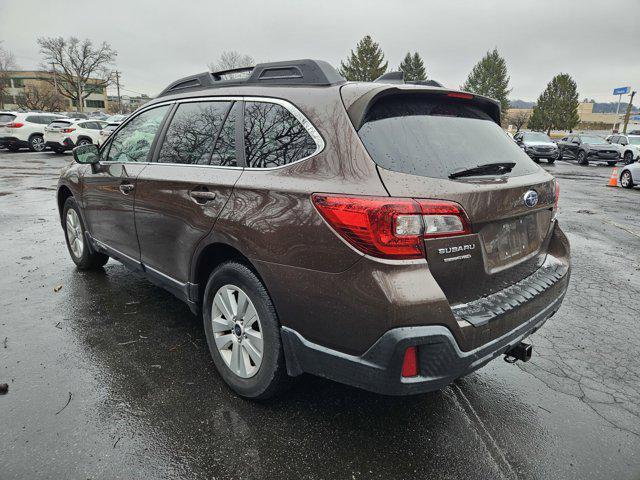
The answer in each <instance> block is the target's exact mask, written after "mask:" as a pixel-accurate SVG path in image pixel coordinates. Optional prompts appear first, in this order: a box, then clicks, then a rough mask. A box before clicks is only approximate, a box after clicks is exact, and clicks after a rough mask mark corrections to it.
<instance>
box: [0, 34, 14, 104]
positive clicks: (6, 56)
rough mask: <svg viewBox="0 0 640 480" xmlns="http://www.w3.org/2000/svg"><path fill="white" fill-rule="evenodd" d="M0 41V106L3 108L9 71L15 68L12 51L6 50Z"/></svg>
mask: <svg viewBox="0 0 640 480" xmlns="http://www.w3.org/2000/svg"><path fill="white" fill-rule="evenodd" d="M1 43H2V42H0V108H4V96H5V94H6V92H7V89H8V88H9V72H10V71H11V70H15V69H16V61H15V57H14V56H13V53H11V52H8V51H7V50H5V48H4V47H3V46H2V45H1Z"/></svg>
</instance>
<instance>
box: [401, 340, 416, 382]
mask: <svg viewBox="0 0 640 480" xmlns="http://www.w3.org/2000/svg"><path fill="white" fill-rule="evenodd" d="M417 375H418V348H417V347H409V348H407V349H406V350H405V352H404V359H403V360H402V376H403V377H416V376H417Z"/></svg>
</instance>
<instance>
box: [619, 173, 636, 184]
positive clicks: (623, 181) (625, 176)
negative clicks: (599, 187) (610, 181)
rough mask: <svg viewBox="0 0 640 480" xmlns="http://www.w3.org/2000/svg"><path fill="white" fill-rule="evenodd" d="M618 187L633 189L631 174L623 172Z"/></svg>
mask: <svg viewBox="0 0 640 480" xmlns="http://www.w3.org/2000/svg"><path fill="white" fill-rule="evenodd" d="M620 185H622V186H623V187H624V188H633V185H634V183H633V177H632V176H631V172H630V171H629V170H625V171H624V172H622V175H620Z"/></svg>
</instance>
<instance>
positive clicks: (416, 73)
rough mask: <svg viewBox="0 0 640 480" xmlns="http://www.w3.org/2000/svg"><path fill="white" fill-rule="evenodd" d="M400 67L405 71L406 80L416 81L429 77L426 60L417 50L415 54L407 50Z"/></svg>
mask: <svg viewBox="0 0 640 480" xmlns="http://www.w3.org/2000/svg"><path fill="white" fill-rule="evenodd" d="M398 69H399V70H400V71H402V72H404V79H405V81H408V82H415V81H420V80H426V79H427V73H426V71H425V69H424V62H423V61H422V58H421V57H420V55H419V54H418V52H415V53H414V54H413V55H411V53H410V52H407V54H406V55H405V57H404V60H402V62H401V63H400V66H399V67H398Z"/></svg>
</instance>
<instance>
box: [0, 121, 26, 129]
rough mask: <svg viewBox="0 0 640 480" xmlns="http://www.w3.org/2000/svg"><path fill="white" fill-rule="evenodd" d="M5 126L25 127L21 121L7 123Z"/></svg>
mask: <svg viewBox="0 0 640 480" xmlns="http://www.w3.org/2000/svg"><path fill="white" fill-rule="evenodd" d="M5 127H7V128H20V127H24V123H20V122H11V123H7V124H6V125H5Z"/></svg>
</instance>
